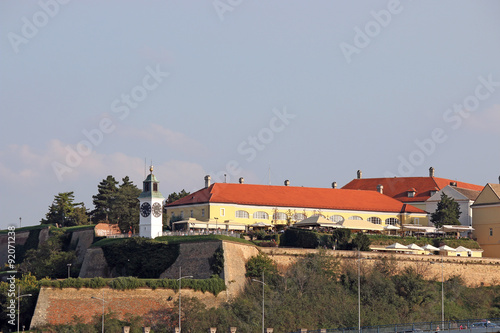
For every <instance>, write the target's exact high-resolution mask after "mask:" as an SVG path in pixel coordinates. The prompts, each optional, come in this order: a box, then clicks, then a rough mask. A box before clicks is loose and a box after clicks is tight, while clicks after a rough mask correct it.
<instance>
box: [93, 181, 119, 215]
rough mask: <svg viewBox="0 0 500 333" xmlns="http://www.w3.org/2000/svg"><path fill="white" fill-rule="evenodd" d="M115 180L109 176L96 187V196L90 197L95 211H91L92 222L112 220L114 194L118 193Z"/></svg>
mask: <svg viewBox="0 0 500 333" xmlns="http://www.w3.org/2000/svg"><path fill="white" fill-rule="evenodd" d="M117 184H118V182H117V181H116V179H115V178H114V177H113V176H111V175H109V176H108V177H106V179H103V181H102V182H100V183H99V185H97V192H98V193H97V194H96V195H94V196H92V200H93V203H94V206H95V209H94V210H93V211H92V217H93V219H94V222H96V223H97V222H99V221H110V220H112V219H113V216H111V214H110V213H111V211H113V210H114V209H113V208H114V207H113V205H114V203H115V202H114V201H115V198H116V192H117V191H118V189H117V187H116V185H117Z"/></svg>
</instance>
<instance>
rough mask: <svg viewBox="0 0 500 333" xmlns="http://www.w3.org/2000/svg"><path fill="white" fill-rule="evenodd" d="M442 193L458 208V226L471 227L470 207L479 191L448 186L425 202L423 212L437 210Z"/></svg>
mask: <svg viewBox="0 0 500 333" xmlns="http://www.w3.org/2000/svg"><path fill="white" fill-rule="evenodd" d="M442 193H444V194H446V195H447V196H449V197H451V198H453V199H454V200H455V202H457V203H458V205H459V206H460V211H461V212H462V214H460V219H459V221H460V224H461V225H466V226H471V225H472V208H471V205H472V204H473V203H474V201H475V200H476V198H477V197H478V195H479V193H481V191H475V190H471V189H467V188H463V187H457V186H453V185H448V186H445V187H443V188H442V189H440V190H439V191H437V192H436V193H435V194H433V195H432V196H431V197H430V198H429V199H427V201H426V202H425V210H426V211H427V212H429V213H434V212H435V211H436V209H437V204H438V202H439V201H441V194H442Z"/></svg>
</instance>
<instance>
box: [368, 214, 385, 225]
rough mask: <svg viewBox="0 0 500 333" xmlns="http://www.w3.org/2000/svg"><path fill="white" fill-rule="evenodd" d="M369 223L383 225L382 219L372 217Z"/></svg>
mask: <svg viewBox="0 0 500 333" xmlns="http://www.w3.org/2000/svg"><path fill="white" fill-rule="evenodd" d="M368 222H371V223H373V224H381V223H382V219H381V218H380V217H376V216H372V217H369V218H368Z"/></svg>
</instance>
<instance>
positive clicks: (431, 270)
mask: <svg viewBox="0 0 500 333" xmlns="http://www.w3.org/2000/svg"><path fill="white" fill-rule="evenodd" d="M261 251H262V252H264V253H266V254H267V255H268V256H270V257H271V258H272V259H273V260H274V261H275V262H276V264H277V265H278V268H279V269H280V270H285V269H286V268H287V267H289V266H290V265H291V264H293V263H295V262H296V261H297V260H298V259H299V258H301V257H304V256H305V255H307V254H310V253H318V252H319V251H324V253H325V254H327V255H331V256H335V257H337V258H339V260H340V262H341V263H342V264H343V265H352V264H353V263H355V261H354V260H355V259H356V258H357V252H354V251H336V250H312V249H296V248H261ZM361 256H362V257H369V258H370V259H373V260H363V265H365V266H367V267H369V266H371V265H373V264H374V263H375V261H376V259H381V258H394V259H396V263H397V266H398V268H399V269H400V270H402V269H404V268H405V267H410V266H411V267H413V268H415V269H416V270H417V271H418V272H420V273H421V274H422V275H423V276H424V278H426V279H436V280H441V268H442V272H443V276H444V279H445V280H446V279H447V278H449V277H451V276H461V277H462V278H463V280H464V282H465V283H466V285H467V286H469V287H477V286H481V285H485V286H488V285H498V284H500V259H495V258H469V257H446V256H445V257H441V256H436V255H414V254H399V253H394V254H388V253H382V252H361ZM441 259H442V260H443V261H442V263H443V264H442V266H441ZM432 263H434V264H432Z"/></svg>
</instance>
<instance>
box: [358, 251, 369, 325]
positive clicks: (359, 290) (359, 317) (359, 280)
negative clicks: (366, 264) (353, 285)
mask: <svg viewBox="0 0 500 333" xmlns="http://www.w3.org/2000/svg"><path fill="white" fill-rule="evenodd" d="M360 256H361V254H360V253H359V252H358V259H356V261H357V262H358V332H361V278H360V275H361V272H360V271H361V260H366V259H370V258H368V257H367V258H361V257H360Z"/></svg>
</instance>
